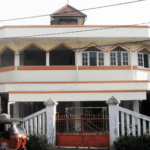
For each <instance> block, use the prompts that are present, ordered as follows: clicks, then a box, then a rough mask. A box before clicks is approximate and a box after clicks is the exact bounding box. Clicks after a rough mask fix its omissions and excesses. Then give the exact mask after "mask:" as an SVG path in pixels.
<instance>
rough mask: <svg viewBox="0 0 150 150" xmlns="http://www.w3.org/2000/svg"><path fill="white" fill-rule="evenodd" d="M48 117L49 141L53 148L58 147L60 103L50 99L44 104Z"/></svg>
mask: <svg viewBox="0 0 150 150" xmlns="http://www.w3.org/2000/svg"><path fill="white" fill-rule="evenodd" d="M44 105H45V106H46V116H47V140H48V144H49V145H50V147H51V148H55V147H56V106H57V105H58V103H57V102H56V101H55V100H53V99H52V98H50V99H49V100H47V101H46V102H44Z"/></svg>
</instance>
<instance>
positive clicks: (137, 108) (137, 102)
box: [133, 100, 139, 130]
mask: <svg viewBox="0 0 150 150" xmlns="http://www.w3.org/2000/svg"><path fill="white" fill-rule="evenodd" d="M133 111H135V112H137V113H139V100H135V101H133ZM135 124H136V125H137V118H135ZM136 130H137V128H136Z"/></svg>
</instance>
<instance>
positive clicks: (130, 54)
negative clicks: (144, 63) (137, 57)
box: [129, 39, 134, 80]
mask: <svg viewBox="0 0 150 150" xmlns="http://www.w3.org/2000/svg"><path fill="white" fill-rule="evenodd" d="M133 41H134V39H133V40H132V41H131V42H133ZM131 45H132V44H130V49H129V50H130V66H131V80H133V66H132V61H131V50H132V49H131Z"/></svg>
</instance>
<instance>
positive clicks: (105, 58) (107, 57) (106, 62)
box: [104, 52, 110, 66]
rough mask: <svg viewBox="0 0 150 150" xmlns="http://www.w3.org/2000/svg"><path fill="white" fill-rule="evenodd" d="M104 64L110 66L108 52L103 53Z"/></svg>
mask: <svg viewBox="0 0 150 150" xmlns="http://www.w3.org/2000/svg"><path fill="white" fill-rule="evenodd" d="M104 66H110V53H109V52H108V53H104Z"/></svg>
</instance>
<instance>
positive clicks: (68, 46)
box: [48, 43, 74, 52]
mask: <svg viewBox="0 0 150 150" xmlns="http://www.w3.org/2000/svg"><path fill="white" fill-rule="evenodd" d="M61 45H64V46H65V47H67V48H69V49H71V50H72V49H73V48H72V47H70V46H69V45H67V44H66V43H60V44H58V45H56V46H54V47H53V48H51V49H49V50H48V52H49V51H52V50H54V49H56V48H58V47H59V46H61ZM73 51H74V50H73Z"/></svg>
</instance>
